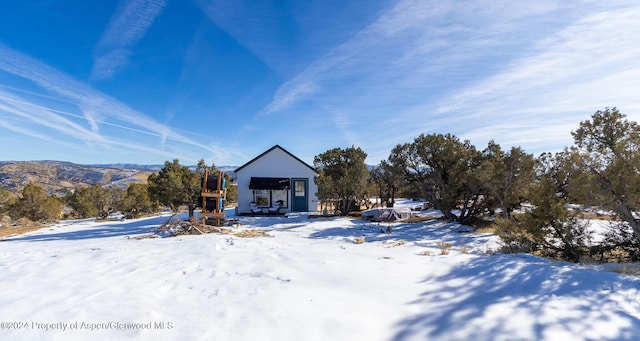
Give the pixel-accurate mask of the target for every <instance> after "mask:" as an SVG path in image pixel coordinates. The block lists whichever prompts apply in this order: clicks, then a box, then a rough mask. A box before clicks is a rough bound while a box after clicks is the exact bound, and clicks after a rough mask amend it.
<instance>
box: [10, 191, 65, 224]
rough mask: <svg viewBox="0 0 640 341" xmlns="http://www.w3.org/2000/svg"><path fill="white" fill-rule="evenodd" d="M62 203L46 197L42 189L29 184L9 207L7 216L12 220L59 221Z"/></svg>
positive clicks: (55, 198) (59, 200)
mask: <svg viewBox="0 0 640 341" xmlns="http://www.w3.org/2000/svg"><path fill="white" fill-rule="evenodd" d="M62 206H63V201H62V200H61V199H60V198H58V197H55V196H47V194H46V193H45V191H44V189H43V188H42V187H40V186H37V185H34V184H33V183H32V182H29V183H28V184H27V185H26V186H25V187H24V189H23V190H22V195H21V196H20V198H18V199H17V200H16V201H15V202H14V203H13V204H12V205H11V206H10V210H9V214H10V215H11V217H12V218H13V219H19V218H23V217H24V218H28V219H29V220H31V221H38V222H50V221H55V220H57V219H60V216H61V215H62Z"/></svg>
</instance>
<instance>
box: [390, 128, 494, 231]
mask: <svg viewBox="0 0 640 341" xmlns="http://www.w3.org/2000/svg"><path fill="white" fill-rule="evenodd" d="M481 160H482V155H481V153H480V152H478V151H477V150H476V149H475V147H473V146H472V145H471V144H470V142H469V141H464V142H461V141H460V140H459V139H458V138H457V137H455V136H453V135H451V134H447V135H442V134H433V135H420V136H419V137H417V138H416V139H415V140H414V142H413V143H406V144H403V145H398V146H396V147H395V148H394V149H393V151H392V152H391V155H390V156H389V162H390V163H391V164H393V165H394V166H395V167H398V168H401V169H403V170H404V176H405V179H406V180H407V181H408V182H409V183H410V184H411V185H412V186H414V187H415V188H416V189H418V190H419V193H420V195H421V196H422V197H424V198H426V199H427V200H428V201H429V202H430V203H431V204H433V206H434V207H435V208H436V209H439V210H440V211H441V212H442V213H443V214H444V216H445V218H446V219H447V220H451V221H453V220H457V221H460V222H468V221H470V220H471V219H473V218H474V217H475V216H477V215H478V214H479V213H480V212H481V210H482V203H483V202H482V184H481V183H480V181H479V180H478V178H477V177H476V176H475V174H474V172H475V170H476V169H477V168H478V167H479V165H480V163H481ZM458 209H459V210H460V214H457V215H456V214H454V211H455V210H458Z"/></svg>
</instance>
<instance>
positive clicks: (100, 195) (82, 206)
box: [67, 185, 114, 219]
mask: <svg viewBox="0 0 640 341" xmlns="http://www.w3.org/2000/svg"><path fill="white" fill-rule="evenodd" d="M67 205H69V207H71V208H72V209H73V211H74V212H75V215H76V217H78V218H101V219H104V218H106V217H107V216H108V215H109V213H110V212H111V211H113V209H114V201H113V196H112V194H111V193H110V191H109V189H108V188H105V187H103V186H101V185H93V186H91V187H80V188H76V189H75V191H74V192H73V193H70V194H68V195H67Z"/></svg>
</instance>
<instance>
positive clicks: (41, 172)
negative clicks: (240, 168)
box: [0, 160, 237, 195]
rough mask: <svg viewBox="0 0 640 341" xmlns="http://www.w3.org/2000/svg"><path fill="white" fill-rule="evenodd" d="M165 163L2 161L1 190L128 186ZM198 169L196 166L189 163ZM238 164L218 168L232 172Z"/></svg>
mask: <svg viewBox="0 0 640 341" xmlns="http://www.w3.org/2000/svg"><path fill="white" fill-rule="evenodd" d="M162 167H164V164H162V165H136V164H120V163H116V164H100V165H79V164H75V163H71V162H63V161H48V160H46V161H0V189H5V190H8V191H10V192H13V193H19V192H21V191H22V189H23V188H24V186H25V185H27V184H28V183H29V181H32V182H33V183H34V184H36V185H38V186H41V187H42V188H44V189H45V191H46V192H47V194H56V195H65V194H66V193H67V192H69V191H71V190H73V189H74V188H76V187H78V186H92V185H95V184H100V185H105V186H114V187H119V188H126V187H127V186H128V185H129V184H130V183H146V182H147V179H148V177H149V175H151V174H153V173H156V172H158V171H159V170H160V169H162ZM190 168H192V169H195V166H190ZM236 168H237V167H234V166H221V167H218V169H220V170H222V171H223V172H225V173H233V170H235V169H236Z"/></svg>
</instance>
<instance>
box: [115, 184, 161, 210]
mask: <svg viewBox="0 0 640 341" xmlns="http://www.w3.org/2000/svg"><path fill="white" fill-rule="evenodd" d="M117 206H118V207H119V210H120V211H122V213H124V214H125V215H126V216H127V217H132V218H136V217H139V216H141V215H143V214H148V213H152V212H154V211H155V209H156V205H154V204H153V202H152V201H151V198H150V197H149V190H148V186H147V185H144V184H136V183H132V184H130V185H129V187H127V191H126V193H125V194H124V196H123V198H122V200H121V201H120V202H119V203H118V205H117Z"/></svg>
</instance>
